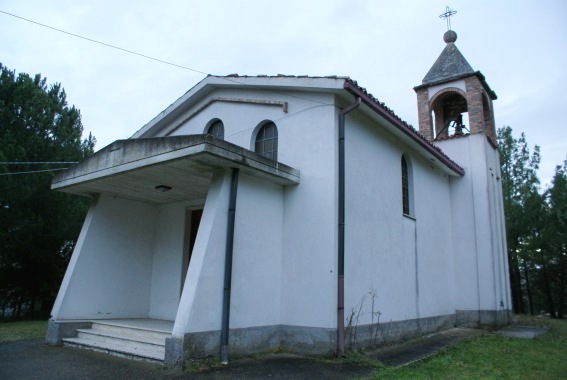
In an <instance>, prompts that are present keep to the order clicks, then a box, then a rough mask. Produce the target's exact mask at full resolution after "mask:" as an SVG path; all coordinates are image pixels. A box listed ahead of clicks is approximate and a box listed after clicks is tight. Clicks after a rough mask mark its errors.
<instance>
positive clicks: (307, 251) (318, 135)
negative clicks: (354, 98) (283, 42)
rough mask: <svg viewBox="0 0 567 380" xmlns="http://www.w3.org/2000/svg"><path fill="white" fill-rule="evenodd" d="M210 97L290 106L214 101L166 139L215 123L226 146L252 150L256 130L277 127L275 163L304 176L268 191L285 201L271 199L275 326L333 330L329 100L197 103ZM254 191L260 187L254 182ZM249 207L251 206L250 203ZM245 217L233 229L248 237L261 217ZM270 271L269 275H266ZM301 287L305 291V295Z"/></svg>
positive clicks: (229, 94)
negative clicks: (275, 210) (277, 224)
mask: <svg viewBox="0 0 567 380" xmlns="http://www.w3.org/2000/svg"><path fill="white" fill-rule="evenodd" d="M215 97H217V98H218V97H221V98H233V99H267V100H274V101H285V102H287V104H288V112H287V113H286V112H284V111H283V109H282V107H281V106H274V105H259V104H246V103H228V102H215V103H212V104H210V105H209V106H208V107H206V108H205V109H203V110H202V111H201V112H200V113H198V114H197V115H196V116H194V117H192V118H190V119H189V120H188V121H187V122H185V123H184V124H183V126H181V127H180V128H178V129H177V130H175V131H173V132H171V134H172V135H177V134H193V133H203V132H204V131H205V127H206V125H207V124H208V123H209V122H210V121H211V120H213V119H216V118H218V119H221V120H222V122H223V124H224V128H225V140H226V141H229V142H231V143H234V144H237V145H240V146H242V147H244V148H246V149H251V148H252V142H253V140H254V136H255V134H254V133H255V129H256V127H258V126H259V125H260V124H262V123H263V122H265V121H267V120H271V121H273V122H275V124H276V126H277V128H278V161H280V162H283V163H285V164H286V165H290V166H292V167H295V168H298V169H300V171H301V184H300V185H299V186H288V187H286V188H285V189H280V190H277V189H271V190H269V192H274V193H278V194H279V192H280V191H281V192H282V194H283V196H284V199H283V200H279V201H275V200H274V202H282V205H281V206H278V207H281V208H282V209H281V210H280V211H279V212H280V213H281V216H279V217H280V218H281V219H282V220H281V223H282V226H281V230H280V233H281V234H283V235H282V236H281V237H280V240H279V241H280V242H281V246H280V247H279V249H280V250H282V252H283V253H282V256H283V257H282V258H281V259H280V261H281V268H280V274H278V276H279V277H278V278H280V277H281V300H280V301H278V302H281V315H279V316H278V318H279V322H278V323H282V324H289V325H298V326H323V327H333V326H336V316H335V311H336V265H337V264H336V177H335V173H336V164H337V163H336V154H337V153H336V115H335V108H334V106H333V105H332V104H333V103H334V97H333V96H332V95H329V94H309V93H303V92H270V91H258V90H238V91H235V90H229V89H222V90H221V89H219V90H216V91H214V92H213V93H211V94H210V95H209V96H208V97H207V98H206V99H204V100H203V101H202V102H201V103H202V104H205V103H206V102H207V101H208V100H210V99H212V98H215ZM244 186H245V185H244ZM255 186H256V187H258V188H262V185H259V184H255ZM243 194H246V193H243ZM282 194H279V195H277V197H279V196H281V195H282ZM239 196H240V195H239ZM243 196H244V195H243ZM244 199H245V198H243V199H242V200H243V201H244ZM249 203H250V205H252V204H253V202H252V201H251V202H249ZM250 211H253V210H252V209H251V210H250ZM246 212H248V211H247V209H245V210H244V211H243V210H239V212H238V213H237V218H239V219H238V220H239V222H238V224H237V225H238V227H239V228H240V226H243V228H244V226H246V227H245V228H246V231H247V232H246V233H250V234H254V229H255V228H257V225H256V224H255V223H254V218H256V217H260V219H261V218H262V216H261V214H260V215H254V214H250V216H248V215H247V214H245V213H246ZM264 212H265V211H264ZM274 217H275V215H274ZM260 227H261V228H264V226H260ZM237 242H238V241H237ZM252 257H253V256H252ZM264 269H267V268H264ZM271 271H272V269H269V270H268V272H269V273H271ZM274 274H275V273H274ZM272 277H273V276H272ZM305 282H308V284H307V285H306V284H305ZM264 286H265V285H262V287H264ZM305 286H308V287H309V289H310V291H308V292H306V291H305ZM268 319H269V318H268ZM248 324H249V323H248V322H243V325H248Z"/></svg>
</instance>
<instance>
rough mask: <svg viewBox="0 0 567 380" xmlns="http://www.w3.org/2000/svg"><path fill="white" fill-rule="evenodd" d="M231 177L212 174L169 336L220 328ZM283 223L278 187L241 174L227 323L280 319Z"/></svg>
mask: <svg viewBox="0 0 567 380" xmlns="http://www.w3.org/2000/svg"><path fill="white" fill-rule="evenodd" d="M230 180H231V172H230V171H226V172H225V171H219V172H217V173H215V175H214V176H213V181H212V183H211V188H210V190H209V194H208V196H207V200H206V202H205V208H204V211H203V217H202V219H201V225H200V227H199V232H198V234H197V240H196V242H195V247H194V249H193V257H192V258H191V263H190V265H189V270H188V273H187V280H186V281H185V285H184V289H183V294H182V298H181V302H180V305H179V310H178V312H177V317H176V323H175V327H174V331H173V334H174V336H182V334H184V333H186V332H199V331H211V330H219V329H220V327H221V320H222V300H223V285H224V268H225V254H226V229H227V215H228V202H229V194H230ZM282 224H283V189H282V186H280V185H275V184H272V183H268V182H265V181H262V180H258V179H255V178H252V177H249V176H247V175H245V174H242V173H241V174H240V178H239V182H238V193H237V202H236V219H235V231H234V251H233V271H232V292H231V309H230V318H231V322H230V326H231V328H242V327H253V326H269V325H277V324H279V323H280V320H281V318H280V307H281V273H282V268H281V262H282V256H281V252H282V249H281V247H282V230H283V229H282Z"/></svg>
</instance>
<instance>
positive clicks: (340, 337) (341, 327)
mask: <svg viewBox="0 0 567 380" xmlns="http://www.w3.org/2000/svg"><path fill="white" fill-rule="evenodd" d="M358 106H360V97H356V100H355V101H354V103H352V104H351V105H350V106H348V107H346V108H343V109H342V110H341V111H340V112H339V244H338V246H339V247H338V250H339V252H338V253H339V254H338V256H339V263H338V281H337V287H338V289H337V290H338V292H337V298H338V299H337V356H343V355H344V353H345V282H344V280H345V116H346V114H347V113H349V112H350V111H352V110H354V109H355V108H358Z"/></svg>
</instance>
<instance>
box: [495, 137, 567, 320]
mask: <svg viewBox="0 0 567 380" xmlns="http://www.w3.org/2000/svg"><path fill="white" fill-rule="evenodd" d="M497 137H498V144H499V152H500V159H501V166H502V190H503V196H504V212H505V215H506V235H507V243H508V259H509V264H510V284H511V287H512V303H513V307H514V311H515V312H517V313H526V312H527V311H528V308H527V307H526V305H527V306H528V307H529V312H530V313H531V314H535V312H540V311H542V310H545V311H546V312H547V313H548V314H549V316H550V317H552V318H564V315H565V310H564V309H565V306H566V304H567V302H566V301H567V292H566V291H565V287H566V285H567V161H566V162H564V163H563V165H562V166H557V167H556V169H555V175H554V177H553V180H552V184H551V186H550V187H549V188H548V189H546V190H545V191H544V192H543V193H541V192H540V189H539V179H538V178H537V173H536V172H537V169H538V166H539V162H540V155H539V147H538V146H537V145H536V146H535V147H534V152H533V153H532V154H530V151H529V148H528V144H527V142H526V138H525V136H524V134H522V135H521V136H520V138H519V139H515V138H514V137H513V136H512V128H510V127H504V128H502V129H499V130H498V133H497Z"/></svg>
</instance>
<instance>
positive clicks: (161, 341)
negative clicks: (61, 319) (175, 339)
mask: <svg viewBox="0 0 567 380" xmlns="http://www.w3.org/2000/svg"><path fill="white" fill-rule="evenodd" d="M77 338H81V339H85V340H93V341H96V342H106V343H115V344H119V345H122V346H129V345H134V346H141V347H144V346H149V347H151V346H162V347H165V338H166V337H165V336H164V337H160V338H156V337H154V336H150V335H148V336H145V335H144V334H143V333H142V332H136V334H131V333H129V332H128V331H124V332H122V333H121V332H109V331H101V330H97V329H78V330H77Z"/></svg>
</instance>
